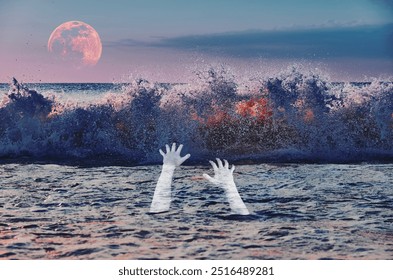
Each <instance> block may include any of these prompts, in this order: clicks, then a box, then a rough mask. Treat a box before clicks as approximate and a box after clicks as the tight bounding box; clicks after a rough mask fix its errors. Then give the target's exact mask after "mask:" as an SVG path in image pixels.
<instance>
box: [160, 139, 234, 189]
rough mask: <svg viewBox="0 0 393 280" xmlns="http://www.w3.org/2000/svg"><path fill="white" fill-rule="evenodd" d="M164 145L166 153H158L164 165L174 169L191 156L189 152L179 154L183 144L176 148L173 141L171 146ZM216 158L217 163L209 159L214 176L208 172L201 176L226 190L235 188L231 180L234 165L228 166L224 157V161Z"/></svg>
mask: <svg viewBox="0 0 393 280" xmlns="http://www.w3.org/2000/svg"><path fill="white" fill-rule="evenodd" d="M165 147H166V153H164V152H163V151H162V150H160V154H161V155H162V157H163V158H164V160H163V163H164V165H165V166H167V167H170V168H173V169H174V168H176V167H178V166H180V165H181V164H182V163H183V162H185V161H186V160H187V159H188V158H189V157H190V156H191V155H190V154H187V155H185V156H184V157H182V156H180V153H181V150H182V149H183V145H180V146H179V147H178V148H177V149H176V143H173V144H172V147H169V145H165ZM216 160H217V164H216V163H215V162H213V161H209V162H210V164H211V165H212V167H213V170H214V176H213V177H211V176H209V175H208V174H203V177H204V178H205V179H207V180H208V181H209V182H211V183H212V184H214V185H217V186H220V187H222V188H224V190H226V191H228V189H229V188H233V187H235V188H236V185H235V182H234V180H233V171H235V165H232V167H231V168H229V163H228V161H227V160H225V159H224V163H223V162H222V161H221V160H220V159H219V158H217V159H216Z"/></svg>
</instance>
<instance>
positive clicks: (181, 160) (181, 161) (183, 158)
mask: <svg viewBox="0 0 393 280" xmlns="http://www.w3.org/2000/svg"><path fill="white" fill-rule="evenodd" d="M190 156H191V155H190V154H186V155H185V156H184V157H182V158H180V164H182V163H183V162H185V161H186V160H187V159H188V158H189V157H190Z"/></svg>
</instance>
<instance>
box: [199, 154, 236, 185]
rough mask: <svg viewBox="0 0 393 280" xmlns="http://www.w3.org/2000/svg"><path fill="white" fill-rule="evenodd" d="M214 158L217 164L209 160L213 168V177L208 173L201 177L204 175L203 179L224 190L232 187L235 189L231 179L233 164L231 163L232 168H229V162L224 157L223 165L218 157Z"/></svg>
mask: <svg viewBox="0 0 393 280" xmlns="http://www.w3.org/2000/svg"><path fill="white" fill-rule="evenodd" d="M216 160H217V164H218V166H217V164H216V163H215V162H214V161H211V160H210V161H209V162H210V164H211V165H212V167H213V170H214V177H213V178H212V177H210V176H209V175H208V174H203V177H205V179H207V180H208V181H209V182H211V183H213V184H214V185H217V186H220V187H222V188H224V190H230V189H233V188H235V189H236V184H235V181H234V180H233V171H235V165H232V168H231V169H229V163H228V161H227V160H226V159H224V165H223V164H222V161H221V160H220V159H219V158H217V159H216Z"/></svg>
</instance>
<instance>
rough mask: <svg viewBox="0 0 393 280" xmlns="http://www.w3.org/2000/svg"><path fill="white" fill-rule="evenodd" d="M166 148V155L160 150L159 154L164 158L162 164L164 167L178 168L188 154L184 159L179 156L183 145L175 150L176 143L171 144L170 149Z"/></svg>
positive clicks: (186, 156)
mask: <svg viewBox="0 0 393 280" xmlns="http://www.w3.org/2000/svg"><path fill="white" fill-rule="evenodd" d="M165 147H166V154H165V153H164V152H163V151H162V150H161V149H160V154H161V155H162V157H163V158H164V160H163V162H164V165H167V166H174V167H177V166H180V165H181V164H182V163H183V162H184V161H186V160H187V159H188V158H189V157H190V154H187V155H185V156H184V157H181V156H180V152H181V150H182V149H183V145H180V146H179V148H178V149H177V150H176V143H173V144H172V148H169V146H168V145H165Z"/></svg>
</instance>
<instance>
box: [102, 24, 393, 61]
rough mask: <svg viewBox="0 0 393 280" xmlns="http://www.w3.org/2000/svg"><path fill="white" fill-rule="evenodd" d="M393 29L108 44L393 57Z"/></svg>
mask: <svg viewBox="0 0 393 280" xmlns="http://www.w3.org/2000/svg"><path fill="white" fill-rule="evenodd" d="M392 30H393V24H388V25H380V26H358V25H353V26H346V27H340V26H338V25H333V26H330V27H312V28H309V29H302V30H299V29H288V30H273V31H258V30H249V31H243V32H232V33H219V34H206V35H190V36H181V37H172V38H157V39H156V40H155V41H151V42H141V41H135V40H132V39H125V40H120V41H117V42H112V43H108V44H107V45H108V46H111V47H135V46H142V47H155V48H171V49H177V50H183V51H196V52H202V53H208V54H211V55H218V56H231V57H237V58H287V59H334V58H355V59H357V58H366V59H367V58H378V59H393V52H392V50H393V48H392V45H393V32H392Z"/></svg>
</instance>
